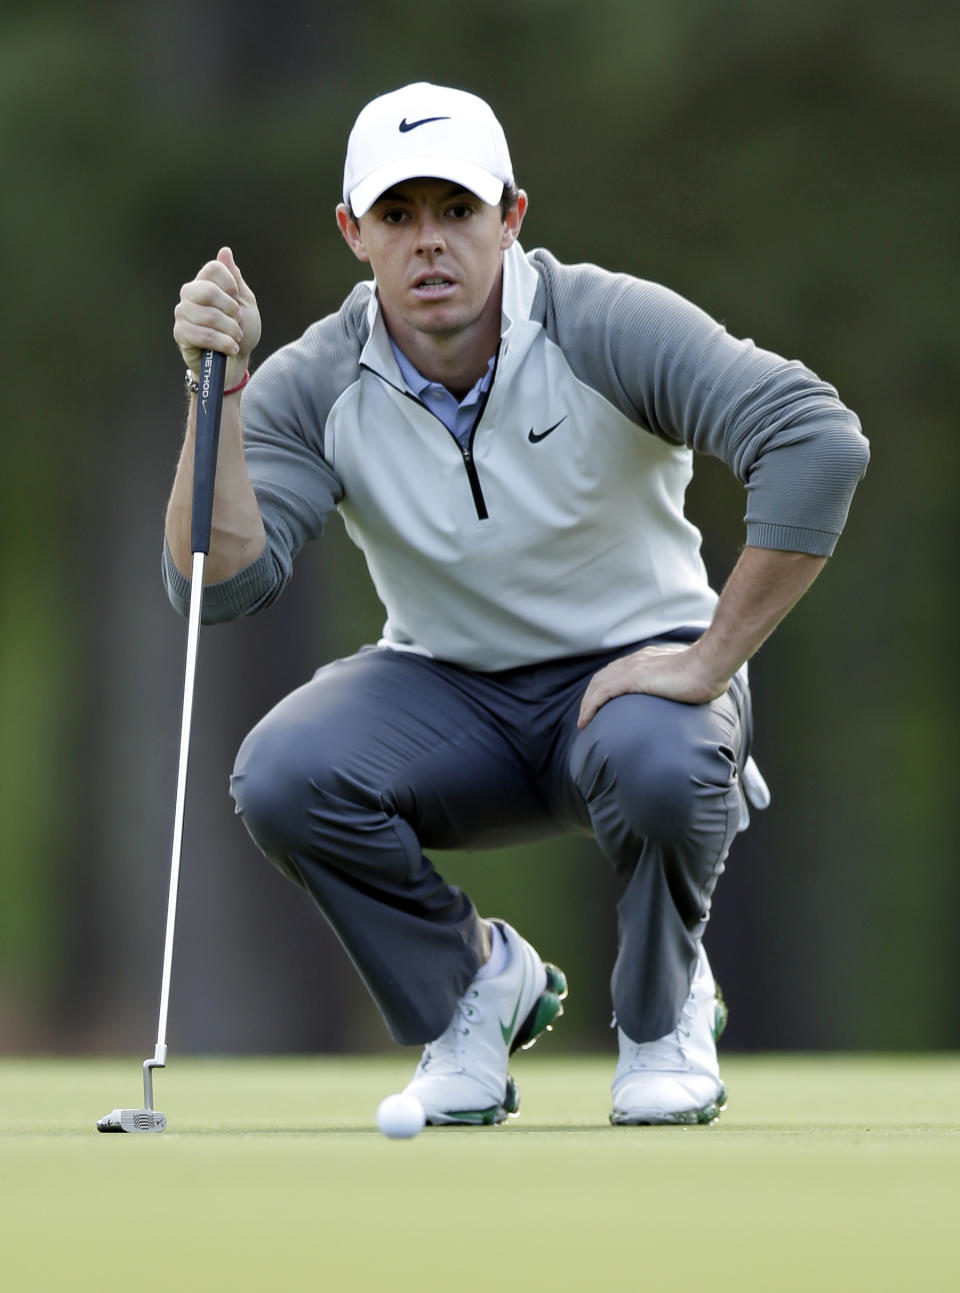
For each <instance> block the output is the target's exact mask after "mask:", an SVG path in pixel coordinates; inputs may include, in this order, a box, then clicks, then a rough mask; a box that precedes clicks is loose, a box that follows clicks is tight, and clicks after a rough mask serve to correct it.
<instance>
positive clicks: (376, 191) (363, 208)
mask: <svg viewBox="0 0 960 1293" xmlns="http://www.w3.org/2000/svg"><path fill="white" fill-rule="evenodd" d="M420 178H425V179H436V180H451V181H452V182H453V183H454V184H461V185H463V187H464V188H465V189H468V190H469V191H470V192H471V193H476V195H477V197H478V198H479V199H480V200H481V202H486V203H488V205H490V206H496V204H497V203H498V202H499V201H500V199H501V197H503V180H500V179H497V177H496V176H495V175H491V174H490V172H489V171H485V170H484V169H483V167H482V166H476V165H474V163H472V162H467V161H464V159H463V158H462V157H437V156H424V157H403V158H394V159H393V160H392V161H390V162H386V163H385V164H384V165H383V166H378V167H377V169H376V170H375V171H371V172H370V174H369V175H367V176H365V177H364V179H362V180H361V181H360V183H359V184H358V185H357V186H356V187H355V188H354V190H353V192H352V193H350V194H349V200H350V208H351V210H352V211H353V214H354V215H355V216H357V217H358V218H359V217H360V216H362V215H366V213H367V212H368V211H369V210H370V208H371V207H372V206H373V204H374V202H376V200H377V198H378V197H379V196H380V194H381V193H385V192H386V191H387V189H389V188H392V187H393V186H394V184H400V183H402V182H403V181H404V180H415V179H420Z"/></svg>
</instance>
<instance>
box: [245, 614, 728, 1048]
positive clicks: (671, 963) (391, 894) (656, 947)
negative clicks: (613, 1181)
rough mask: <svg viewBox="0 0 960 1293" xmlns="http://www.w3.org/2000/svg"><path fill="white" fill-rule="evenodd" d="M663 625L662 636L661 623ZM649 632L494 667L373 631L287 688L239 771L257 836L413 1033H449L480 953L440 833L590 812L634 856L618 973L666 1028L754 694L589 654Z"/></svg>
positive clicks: (645, 1012) (399, 1023)
mask: <svg viewBox="0 0 960 1293" xmlns="http://www.w3.org/2000/svg"><path fill="white" fill-rule="evenodd" d="M661 640H662V639H661ZM641 645H644V644H642V643H636V644H634V645H632V646H628V647H620V648H618V649H617V650H616V651H610V652H606V653H601V654H597V655H589V656H581V657H577V658H575V659H564V660H559V661H554V662H550V663H547V664H541V665H533V666H529V667H526V668H519V669H510V670H506V671H504V672H500V673H487V674H480V673H471V672H469V671H467V670H464V669H460V668H457V667H456V666H454V665H450V664H444V663H441V662H439V661H436V660H430V659H427V658H425V657H423V656H418V655H414V654H411V653H409V652H397V651H392V650H390V649H388V648H376V647H366V648H364V649H363V650H361V651H360V652H358V653H357V654H356V655H354V656H350V657H348V658H346V659H343V660H337V661H334V662H333V663H332V664H329V665H326V666H325V667H324V668H322V669H320V670H319V671H318V672H317V673H316V675H315V676H314V677H313V679H312V680H311V681H310V682H308V683H306V684H305V685H304V686H302V687H300V688H298V689H297V690H296V691H294V692H292V693H291V694H290V695H289V696H287V697H286V698H285V699H284V700H282V701H281V702H280V703H279V704H278V705H277V706H276V707H275V708H274V709H272V710H271V711H270V713H268V714H267V715H266V717H265V718H264V719H262V721H261V722H260V723H259V724H258V725H257V726H256V727H255V728H254V729H253V731H252V732H251V733H250V735H249V736H248V737H247V738H246V740H245V741H244V742H243V745H242V746H241V748H240V752H239V754H238V756H237V761H236V766H235V768H234V773H233V777H232V779H231V792H232V794H233V797H234V799H235V801H236V805H237V811H238V812H239V813H240V814H241V815H242V817H243V821H244V824H245V825H246V827H247V830H248V831H249V832H250V835H251V836H252V838H253V840H254V841H255V843H256V844H257V846H258V847H259V848H260V849H261V850H262V852H263V853H264V854H265V855H266V856H267V857H268V858H269V859H270V860H271V861H272V862H274V863H275V864H276V865H277V866H278V867H280V868H281V869H282V870H283V871H284V872H285V873H286V874H287V875H288V876H289V877H290V878H291V879H293V880H294V881H295V882H296V883H297V884H299V885H301V886H302V887H303V888H304V889H306V890H307V891H308V892H309V893H310V894H311V895H312V896H313V898H314V899H315V901H316V902H317V904H318V906H319V907H320V909H321V911H322V912H323V913H324V915H325V916H326V917H327V919H328V920H329V922H330V924H331V925H332V926H333V928H334V930H335V931H336V933H337V935H338V937H339V938H340V940H341V942H342V943H343V945H344V947H345V948H346V950H347V952H348V954H349V956H350V957H351V959H352V961H353V963H354V965H355V966H356V968H357V970H358V971H359V973H360V975H361V977H362V978H363V981H364V983H365V984H366V986H367V988H368V989H369V991H370V993H371V995H372V996H373V998H374V1001H375V1002H376V1004H377V1006H378V1008H379V1009H380V1012H381V1013H382V1015H383V1017H384V1020H385V1021H386V1024H387V1026H388V1028H389V1030H390V1032H391V1034H392V1036H393V1037H394V1039H395V1040H396V1041H398V1042H400V1043H403V1044H407V1045H412V1044H419V1043H423V1042H427V1041H430V1040H432V1039H433V1038H434V1037H436V1036H438V1035H439V1034H440V1033H441V1032H443V1030H444V1029H445V1028H446V1026H447V1024H448V1023H449V1021H450V1019H451V1017H452V1015H453V1012H454V1008H455V1006H456V1002H457V999H458V998H459V997H460V995H461V994H462V993H463V992H464V991H465V989H466V987H467V985H468V984H469V982H470V980H471V979H472V978H473V976H474V975H475V974H476V971H477V969H478V967H479V965H480V962H481V959H482V946H483V927H482V925H481V918H480V916H479V915H478V913H477V911H476V909H475V907H474V906H473V904H472V902H471V901H470V899H469V898H468V897H467V895H466V894H465V893H463V892H462V891H461V890H460V889H459V888H457V887H456V886H453V885H450V884H448V883H447V882H446V881H445V880H444V879H443V878H442V877H441V876H440V875H439V874H438V872H437V870H436V869H435V867H434V866H433V864H432V863H431V862H430V860H429V859H428V858H427V857H426V856H425V855H424V852H423V850H424V849H425V848H427V849H431V848H441V849H443V848H489V847H494V846H496V845H498V844H508V843H517V842H519V841H521V840H524V839H530V838H534V837H536V836H544V835H549V834H556V833H558V832H561V831H567V830H573V831H581V832H583V831H587V832H590V833H592V835H593V836H594V838H595V839H596V841H597V844H598V845H599V847H600V849H601V850H602V852H603V853H604V854H605V855H606V857H607V858H608V859H609V861H610V862H611V863H612V864H613V866H614V867H615V869H616V871H617V872H618V874H619V875H620V876H622V878H623V880H624V882H625V887H624V892H623V895H622V897H621V899H620V901H619V904H618V918H619V948H618V953H617V958H616V963H615V966H614V970H613V977H612V993H613V1006H614V1010H615V1012H616V1015H617V1019H618V1021H619V1023H620V1025H621V1027H622V1028H623V1029H624V1031H625V1032H626V1033H627V1035H628V1036H629V1037H631V1038H633V1040H634V1041H638V1042H643V1041H647V1040H651V1039H653V1038H656V1037H661V1036H663V1035H664V1034H665V1033H668V1032H670V1031H671V1030H672V1029H673V1028H674V1027H675V1026H676V1023H677V1020H678V1019H679V1017H680V1011H681V1009H682V1007H683V1004H684V1001H685V999H686V996H687V992H688V990H689V984H690V978H691V975H692V972H693V965H694V961H695V959H696V954H697V948H698V945H699V940H700V937H701V935H702V933H703V929H704V926H705V924H706V921H707V918H708V915H709V910H710V901H711V896H712V894H713V890H714V887H715V885H716V882H717V878H718V876H719V875H720V873H721V872H722V870H723V863H724V859H725V857H726V855H727V851H728V849H729V847H730V843H731V841H732V839H733V836H734V834H735V833H736V831H737V827H738V824H739V821H740V790H739V779H738V769H742V767H743V764H744V762H745V760H746V758H747V755H748V753H749V749H748V747H749V741H750V699H749V693H748V690H747V687H746V686H745V684H744V683H743V682H742V680H741V679H740V678H739V677H738V678H735V679H734V682H733V684H732V685H731V687H730V690H729V691H728V692H727V693H725V694H724V695H723V696H721V697H720V698H719V699H718V700H716V701H714V702H713V703H712V704H709V705H682V704H678V703H677V702H675V701H669V700H663V699H661V698H660V697H656V696H642V695H629V696H618V697H616V698H615V699H614V700H612V701H609V702H608V703H607V704H606V705H604V706H603V708H602V709H600V711H599V712H598V713H597V714H596V716H595V717H594V718H593V720H592V721H591V722H590V723H589V724H588V725H587V727H586V728H585V729H584V730H583V731H580V730H578V728H577V713H578V709H579V706H580V700H581V697H582V695H583V692H584V690H585V688H586V685H587V683H588V681H589V680H590V678H591V677H592V675H593V674H594V673H595V672H596V671H597V670H598V669H599V668H601V667H602V666H603V665H604V664H606V663H607V662H608V661H609V660H612V659H615V658H616V657H618V656H622V655H626V654H628V653H629V652H630V651H633V650H635V649H636V648H637V647H638V646H641Z"/></svg>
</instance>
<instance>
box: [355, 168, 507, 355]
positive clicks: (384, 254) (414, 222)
mask: <svg viewBox="0 0 960 1293" xmlns="http://www.w3.org/2000/svg"><path fill="white" fill-rule="evenodd" d="M525 207H526V198H525V196H524V195H522V194H521V198H520V203H519V204H518V206H517V208H516V209H515V210H513V211H510V212H508V213H507V216H506V219H504V218H502V217H501V212H500V207H499V206H495V207H494V206H489V205H488V204H487V203H485V202H482V201H481V200H480V198H478V197H477V196H476V195H475V194H474V193H471V192H469V191H468V190H467V189H462V188H459V187H458V186H457V185H455V184H451V183H450V182H449V181H448V180H436V179H415V180H407V181H405V182H404V183H402V184H398V185H396V186H395V187H394V188H391V189H388V190H387V192H386V193H384V194H382V195H381V197H379V198H378V199H377V201H376V202H375V203H374V204H373V206H372V207H371V208H370V210H369V211H368V212H367V213H366V214H365V215H363V216H361V217H360V220H359V223H355V222H354V221H353V220H352V219H351V218H350V214H349V211H348V209H347V208H346V207H345V206H342V205H341V206H340V207H338V208H337V222H338V224H339V225H340V229H341V231H342V233H343V235H344V237H345V238H346V240H347V242H348V243H349V245H350V247H351V249H352V251H353V253H354V255H355V256H356V257H357V259H358V260H361V261H368V262H369V263H370V266H371V267H372V269H373V272H374V275H375V276H376V280H377V288H378V291H379V294H380V302H381V305H382V307H383V311H384V316H385V318H386V322H387V326H388V327H389V328H390V331H391V333H392V334H393V336H394V339H395V340H396V341H397V342H398V344H400V345H401V346H402V345H403V340H404V336H405V335H409V332H410V331H411V330H412V331H413V332H416V333H420V334H428V335H433V336H435V337H438V338H439V337H442V336H444V335H447V336H449V335H452V334H455V333H461V332H463V331H465V330H468V329H469V328H470V327H471V326H472V325H474V324H476V323H477V322H478V320H480V319H481V318H482V317H483V316H484V312H485V310H489V306H490V303H491V300H492V296H493V293H494V289H495V288H497V287H498V286H499V283H500V267H501V256H502V253H503V251H504V250H505V249H506V248H507V247H509V246H510V245H511V243H513V242H514V241H515V240H516V237H517V234H518V233H519V230H520V223H521V221H522V219H523V212H524V210H525ZM496 304H497V308H499V297H497V299H496ZM498 318H499V315H498Z"/></svg>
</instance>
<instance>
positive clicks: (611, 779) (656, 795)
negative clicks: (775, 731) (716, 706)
mask: <svg viewBox="0 0 960 1293" xmlns="http://www.w3.org/2000/svg"><path fill="white" fill-rule="evenodd" d="M591 753H592V756H593V757H592V758H590V757H588V759H587V760H586V761H585V766H584V772H585V774H586V779H587V781H586V784H587V789H586V791H585V798H586V801H587V805H588V807H589V810H590V816H591V819H592V822H593V827H594V831H595V833H596V836H597V839H598V842H599V843H600V844H601V846H602V847H604V848H605V850H606V851H607V852H608V853H609V854H610V855H611V856H613V857H618V856H619V855H620V854H621V853H623V854H625V855H626V858H627V859H630V860H635V859H636V850H637V847H638V845H639V843H640V842H641V841H652V842H655V843H659V844H662V845H666V846H670V845H677V844H680V843H682V842H685V841H686V842H689V841H690V840H691V838H695V837H700V836H702V835H703V833H704V832H706V833H707V834H712V833H713V832H714V831H718V832H720V833H724V834H725V833H726V831H727V817H728V816H729V814H730V813H731V812H734V811H736V812H739V798H738V794H737V792H736V779H737V772H736V762H735V757H734V753H733V751H732V750H730V749H727V748H725V747H723V746H716V745H714V746H707V745H702V746H700V747H698V748H697V749H696V750H694V751H691V750H690V749H688V748H687V747H686V746H684V745H679V746H677V747H675V748H670V747H664V748H654V749H651V748H644V746H643V745H642V744H634V745H632V746H628V747H627V748H620V749H617V748H611V747H609V746H608V747H607V748H606V749H604V750H602V751H600V750H595V751H592V752H591Z"/></svg>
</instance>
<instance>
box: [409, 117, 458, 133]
mask: <svg viewBox="0 0 960 1293" xmlns="http://www.w3.org/2000/svg"><path fill="white" fill-rule="evenodd" d="M449 120H450V118H449V117H421V118H420V120H419V121H408V120H407V119H406V117H404V119H403V120H402V121H401V122H400V133H401V134H402V135H405V134H406V133H407V131H408V130H416V128H417V126H425V125H427V123H428V122H430V121H449Z"/></svg>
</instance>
